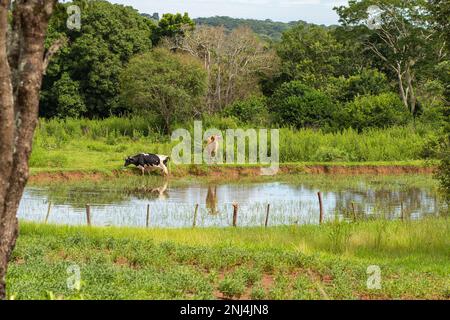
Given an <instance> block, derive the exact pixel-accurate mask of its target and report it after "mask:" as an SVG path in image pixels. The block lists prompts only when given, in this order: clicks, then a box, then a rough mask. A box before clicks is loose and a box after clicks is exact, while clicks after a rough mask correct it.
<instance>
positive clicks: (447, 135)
mask: <svg viewBox="0 0 450 320" xmlns="http://www.w3.org/2000/svg"><path fill="white" fill-rule="evenodd" d="M447 121H448V120H447ZM436 149H437V150H436V151H437V156H438V158H439V159H440V160H441V163H440V165H439V170H438V172H437V173H436V175H437V178H438V179H439V181H440V183H441V187H442V191H443V194H444V196H445V197H446V200H447V203H449V204H450V122H447V125H446V128H445V132H444V134H443V135H442V136H441V137H440V139H439V142H438V145H437V147H436Z"/></svg>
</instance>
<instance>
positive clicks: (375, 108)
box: [335, 93, 411, 131]
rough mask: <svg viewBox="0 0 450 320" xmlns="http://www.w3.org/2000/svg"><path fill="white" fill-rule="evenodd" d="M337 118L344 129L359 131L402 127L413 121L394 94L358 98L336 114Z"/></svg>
mask: <svg viewBox="0 0 450 320" xmlns="http://www.w3.org/2000/svg"><path fill="white" fill-rule="evenodd" d="M335 117H336V121H338V122H339V123H340V126H341V127H342V128H353V129H356V130H358V131H362V130H363V129H365V128H386V127H391V126H395V125H402V124H405V123H407V122H408V120H410V119H411V116H410V113H409V111H408V110H406V108H405V107H404V105H403V104H402V102H401V101H400V98H399V97H398V96H397V95H396V94H394V93H383V94H380V95H377V96H371V95H368V96H361V97H357V98H355V100H353V101H352V102H349V103H347V104H345V105H344V107H343V108H342V109H341V110H339V111H338V112H336V114H335Z"/></svg>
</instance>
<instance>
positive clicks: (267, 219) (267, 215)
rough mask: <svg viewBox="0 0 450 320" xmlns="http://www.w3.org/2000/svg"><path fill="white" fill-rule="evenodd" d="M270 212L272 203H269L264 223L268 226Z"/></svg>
mask: <svg viewBox="0 0 450 320" xmlns="http://www.w3.org/2000/svg"><path fill="white" fill-rule="evenodd" d="M269 212H270V203H269V204H267V213H266V223H265V224H264V225H265V227H266V228H267V226H268V224H269Z"/></svg>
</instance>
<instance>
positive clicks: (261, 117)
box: [223, 96, 268, 124]
mask: <svg viewBox="0 0 450 320" xmlns="http://www.w3.org/2000/svg"><path fill="white" fill-rule="evenodd" d="M223 113H224V115H225V116H227V117H235V118H237V119H239V120H240V121H242V122H247V123H255V124H264V123H265V122H267V119H268V109H267V98H265V97H263V96H252V97H250V98H248V99H246V100H243V101H237V102H235V103H233V104H231V105H229V106H228V107H226V108H225V110H224V112H223Z"/></svg>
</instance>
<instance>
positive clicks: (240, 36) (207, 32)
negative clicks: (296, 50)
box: [164, 26, 277, 114]
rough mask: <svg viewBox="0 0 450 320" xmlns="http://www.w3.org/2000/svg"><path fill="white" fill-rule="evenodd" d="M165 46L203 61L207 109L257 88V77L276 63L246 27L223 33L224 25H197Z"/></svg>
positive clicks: (262, 43)
mask: <svg viewBox="0 0 450 320" xmlns="http://www.w3.org/2000/svg"><path fill="white" fill-rule="evenodd" d="M164 46H165V47H167V48H170V49H172V50H179V51H182V52H186V53H188V54H190V55H192V56H194V57H196V58H198V59H200V60H201V61H202V62H203V65H204V68H205V69H206V71H207V74H208V84H209V87H208V95H207V101H206V105H207V112H209V113H210V114H211V113H214V112H217V111H219V112H220V111H222V110H223V109H224V108H225V107H226V106H227V105H229V104H231V103H233V102H235V101H236V100H239V99H245V98H247V97H249V96H251V95H252V94H255V93H257V92H258V91H259V79H260V78H261V77H262V75H264V74H270V73H271V72H272V71H273V70H274V68H275V66H276V65H277V58H276V55H275V52H274V51H273V50H272V49H271V48H269V47H267V46H266V44H265V43H264V42H262V41H261V40H259V39H258V38H257V37H256V35H255V34H254V33H253V32H252V31H251V30H250V29H249V28H245V27H242V28H237V29H235V30H233V31H231V32H226V31H225V29H224V28H223V27H208V26H199V27H197V28H196V29H195V30H193V31H190V32H186V33H185V34H184V36H183V38H182V39H181V40H180V41H178V40H174V41H167V42H166V43H165V44H164Z"/></svg>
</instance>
